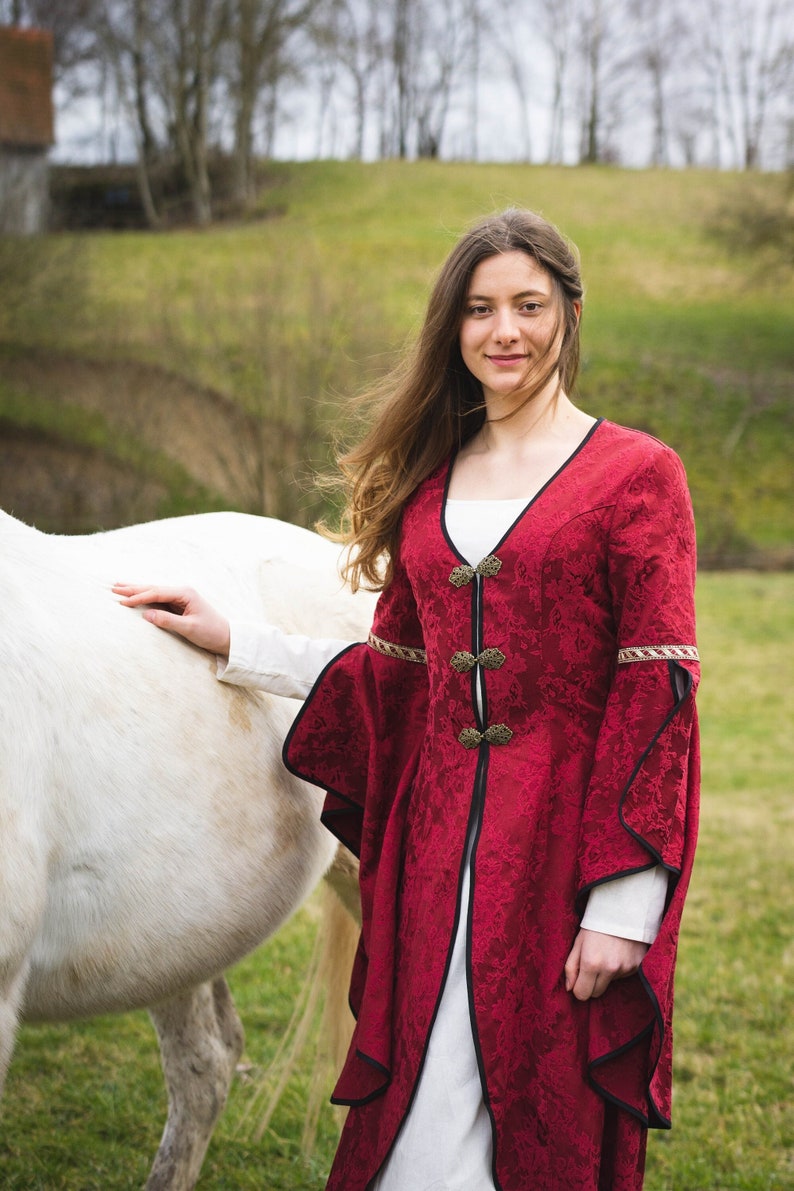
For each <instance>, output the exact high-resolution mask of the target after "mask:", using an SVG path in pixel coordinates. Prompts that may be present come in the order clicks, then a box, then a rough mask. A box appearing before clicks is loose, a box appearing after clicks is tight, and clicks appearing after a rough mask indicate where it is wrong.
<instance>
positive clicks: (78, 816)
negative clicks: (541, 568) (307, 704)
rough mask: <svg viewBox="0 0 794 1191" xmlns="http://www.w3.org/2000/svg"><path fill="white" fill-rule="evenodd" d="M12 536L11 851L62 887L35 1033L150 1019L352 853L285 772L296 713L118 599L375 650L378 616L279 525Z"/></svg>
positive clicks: (32, 993)
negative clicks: (123, 1013)
mask: <svg viewBox="0 0 794 1191" xmlns="http://www.w3.org/2000/svg"><path fill="white" fill-rule="evenodd" d="M8 528H9V527H8V526H7V524H6V523H5V522H0V558H1V559H2V562H1V564H0V591H1V592H2V594H3V596H8V597H9V598H8V601H7V605H6V606H7V608H10V610H11V611H10V622H9V617H8V616H7V617H6V618H4V624H5V628H4V629H0V637H1V638H2V642H3V644H4V645H6V644H9V645H10V646H11V647H12V654H13V656H12V657H11V658H10V663H11V664H10V665H6V666H4V673H0V700H2V704H3V707H4V710H3V711H2V724H3V728H2V734H1V735H0V750H2V753H3V754H4V757H3V762H4V763H0V775H2V777H1V778H0V780H2V782H3V787H2V790H0V797H2V799H3V802H4V808H5V811H11V810H13V811H14V812H15V813H17V814H18V815H21V817H22V829H21V831H20V832H18V834H17V837H16V845H15V844H14V840H13V837H9V839H8V840H7V842H6V845H5V849H6V853H8V849H9V848H13V847H14V846H16V848H17V849H19V848H20V847H21V841H22V838H23V836H24V838H25V840H26V841H27V842H28V843H29V844H30V843H31V841H32V848H33V851H34V853H35V856H34V857H33V858H32V860H31V864H30V871H31V876H32V879H33V877H34V876H35V880H36V881H40V879H41V877H40V874H41V871H44V872H45V874H46V910H45V912H44V913H43V915H42V916H41V919H40V921H39V922H38V924H37V930H36V937H35V943H34V945H33V948H32V960H33V967H32V972H31V977H30V980H29V983H28V992H27V996H26V1003H25V1015H26V1016H27V1017H29V1018H59V1017H70V1016H76V1015H84V1014H90V1013H94V1012H99V1011H104V1010H110V1009H117V1008H127V1007H130V1005H132V1004H138V1005H144V1004H149V1003H152V1001H153V1000H157V999H160V998H161V997H163V996H165V995H168V994H170V993H171V992H172V991H174V990H175V989H176V988H178V987H182V986H185V985H187V984H190V983H195V982H197V981H198V980H204V979H207V978H208V977H209V976H211V975H213V974H214V973H216V972H219V971H221V970H222V969H223V968H225V967H226V966H228V964H229V963H231V962H233V961H234V960H236V959H237V958H239V957H240V956H241V955H243V954H245V953H246V952H247V951H248V950H250V949H251V948H252V947H253V946H255V945H256V943H257V942H259V941H260V940H261V939H262V938H264V937H265V936H266V935H268V934H269V933H271V932H272V931H273V930H274V929H276V927H277V926H278V925H279V924H280V922H281V921H283V919H284V918H285V917H286V916H287V915H288V914H289V913H291V912H292V910H293V909H294V908H295V907H296V906H297V905H298V904H299V903H300V901H301V900H302V899H303V898H304V897H305V896H306V894H307V893H308V892H309V890H310V889H311V888H312V886H313V885H314V884H315V883H316V881H317V880H318V879H319V877H320V875H321V873H322V871H323V870H324V868H325V867H326V866H327V864H328V862H329V860H330V858H331V855H332V853H333V841H332V840H331V837H330V836H328V835H327V833H326V832H325V831H324V829H323V828H322V827H321V825H320V824H319V818H318V809H319V797H320V796H319V792H318V791H316V790H313V789H311V788H309V787H307V786H304V785H302V784H301V783H298V782H297V781H295V780H294V779H292V778H291V777H290V776H289V775H288V774H287V773H286V771H285V770H284V768H283V766H282V765H281V762H280V748H281V741H282V739H283V736H284V735H285V733H286V731H287V729H288V727H289V723H290V721H291V719H292V717H293V715H294V712H295V705H294V704H292V703H291V702H290V701H287V700H282V699H277V698H273V697H269V696H265V695H262V694H258V693H255V692H250V691H246V690H242V689H239V688H233V687H228V686H225V685H224V684H221V683H218V682H217V681H216V679H215V673H214V671H215V663H214V659H212V658H210V657H209V656H208V655H207V654H205V653H203V652H202V651H199V650H196V649H194V648H192V647H191V646H189V645H187V644H185V643H184V642H183V641H181V640H178V639H176V638H174V637H172V636H170V635H168V634H165V633H162V632H160V631H158V630H155V629H153V628H152V626H151V625H149V624H148V623H147V622H145V621H143V620H142V618H141V615H140V613H139V612H137V611H132V610H130V609H127V608H124V607H122V606H120V605H119V604H118V603H117V602H116V601H115V599H114V598H113V596H112V595H111V592H110V586H111V584H112V583H113V581H114V580H116V579H128V580H131V581H136V580H138V579H141V580H152V581H155V582H160V581H162V582H164V583H170V582H183V581H184V582H188V583H190V584H191V585H193V586H196V587H198V588H199V589H200V590H202V591H204V592H205V593H206V594H207V596H208V598H210V599H212V600H214V601H215V602H217V604H218V606H219V607H221V608H223V609H224V610H225V611H227V613H228V614H230V615H232V616H237V617H247V618H251V619H255V618H257V617H263V616H264V617H266V618H267V619H269V620H271V621H272V622H273V623H276V624H281V626H282V627H284V628H285V629H288V630H290V631H303V632H305V633H307V634H309V635H311V634H316V633H320V632H322V634H323V635H328V633H329V631H330V632H332V633H334V635H339V636H341V637H343V638H346V637H352V638H354V639H355V638H360V636H361V635H363V633H364V632H365V631H366V624H367V622H368V619H369V613H370V606H369V602H368V601H366V600H365V601H359V602H358V603H356V601H355V600H352V599H351V597H350V596H349V593H344V592H342V589H341V583H340V581H339V579H338V575H337V572H336V553H337V552H336V548H335V547H333V546H332V545H330V544H329V543H327V542H325V541H323V540H322V539H319V538H318V537H317V536H316V535H313V534H309V533H308V531H305V530H299V529H296V527H293V526H284V525H283V524H282V523H280V522H272V521H267V520H266V519H263V518H249V517H245V516H244V515H241V514H208V515H200V516H196V517H188V518H177V519H173V520H171V521H167V522H161V523H157V522H155V523H151V524H150V525H145V526H132V527H129V528H127V529H121V530H116V531H112V532H110V533H107V534H99V535H92V536H91V537H86V538H74V539H67V538H50V537H48V536H46V535H40V534H35V531H28V532H27V533H26V534H18V533H5V532H3V530H4V529H8ZM11 528H13V527H11ZM6 589H7V590H6ZM25 593H27V598H26V595H25ZM329 625H331V626H333V627H332V628H331V629H330V630H329ZM354 630H355V631H354ZM9 740H14V741H15V742H16V748H10V747H9ZM20 741H21V742H22V747H20ZM2 847H3V845H0V849H1V848H2ZM0 857H2V851H0ZM6 859H7V855H6Z"/></svg>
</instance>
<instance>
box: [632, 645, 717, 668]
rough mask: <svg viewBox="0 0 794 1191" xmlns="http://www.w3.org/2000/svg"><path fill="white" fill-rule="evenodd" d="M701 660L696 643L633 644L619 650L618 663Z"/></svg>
mask: <svg viewBox="0 0 794 1191" xmlns="http://www.w3.org/2000/svg"><path fill="white" fill-rule="evenodd" d="M664 661H671V662H699V661H700V656H699V654H698V651H697V649H696V648H695V646H694V645H632V646H630V647H629V648H628V649H619V650H618V665H619V666H620V665H623V664H624V663H625V662H664Z"/></svg>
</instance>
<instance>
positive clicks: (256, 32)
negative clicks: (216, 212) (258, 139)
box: [226, 0, 316, 204]
mask: <svg viewBox="0 0 794 1191" xmlns="http://www.w3.org/2000/svg"><path fill="white" fill-rule="evenodd" d="M231 4H232V18H231V48H232V62H233V65H232V69H231V71H230V76H229V78H228V80H227V86H226V94H227V97H228V101H229V103H230V104H231V105H232V108H233V110H234V147H233V150H232V157H233V177H232V186H233V193H234V197H235V198H236V200H237V201H238V202H239V203H241V204H244V203H246V202H247V201H248V200H249V199H250V197H251V186H252V162H253V147H254V116H255V113H256V110H257V104H258V102H259V100H260V99H261V98H262V97H263V96H264V98H265V113H266V122H268V123H270V124H271V125H274V121H275V105H276V96H277V92H278V85H279V82H280V81H281V77H282V75H283V74H284V73H285V72H286V71H287V69H288V66H289V64H288V61H287V55H286V47H287V42H288V40H289V38H290V37H291V36H292V35H293V34H294V33H295V32H296V31H298V30H300V29H302V28H303V27H304V26H305V25H306V24H307V22H308V21H309V19H310V17H311V15H312V13H313V11H314V9H315V7H316V0H231ZM274 133H275V128H274V127H272V129H271V135H270V136H269V137H268V138H267V139H270V140H271V142H272V139H273V135H274Z"/></svg>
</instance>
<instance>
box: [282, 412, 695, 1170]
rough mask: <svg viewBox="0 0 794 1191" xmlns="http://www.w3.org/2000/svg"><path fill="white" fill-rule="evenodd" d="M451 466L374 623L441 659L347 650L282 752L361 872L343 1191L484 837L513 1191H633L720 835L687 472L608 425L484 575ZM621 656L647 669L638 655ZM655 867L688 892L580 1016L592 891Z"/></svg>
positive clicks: (379, 1137) (491, 1076) (497, 1127)
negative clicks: (463, 527) (454, 494)
mask: <svg viewBox="0 0 794 1191" xmlns="http://www.w3.org/2000/svg"><path fill="white" fill-rule="evenodd" d="M450 472H451V465H446V466H445V467H444V468H443V469H441V470H440V471H439V472H438V473H437V474H436V475H434V476H432V477H430V478H429V479H428V480H427V481H425V482H424V483H423V484H422V485H421V486H420V488H419V489H418V490H417V492H416V493H415V494H414V496H413V497H412V498H411V500H410V502H409V504H408V505H407V507H406V509H405V512H404V516H403V525H402V536H401V548H400V556H399V558H398V559H397V560H396V566H395V574H394V579H393V581H392V583H391V585H390V586H389V588H388V589H387V590H386V591H385V592H384V593H383V594H382V596H381V598H380V600H379V602H378V606H377V610H376V617H375V623H374V625H373V635H374V639H375V643H376V645H377V643H378V642H386V643H392V644H394V645H398V646H402V647H407V649H408V650H409V651H418V650H425V651H426V655H425V656H426V662H425V663H424V664H422V663H417V662H415V661H409V660H404V658H403V657H400V656H388V655H387V654H385V653H383V652H381V651H380V650H379V649H378V648H374V647H373V645H358V646H353V647H351V648H350V649H348V650H346V651H345V652H344V653H343V654H341V655H340V656H339V657H338V658H337V659H335V660H334V661H333V662H332V663H331V665H330V666H329V667H328V668H327V669H326V670H325V672H324V673H323V674H322V675H321V676H320V678H319V679H318V682H317V684H316V686H315V688H314V690H313V692H312V694H311V695H310V697H309V699H308V700H307V701H306V703H305V704H304V707H303V709H302V711H301V713H300V715H299V717H298V719H297V720H296V722H295V724H294V726H293V729H292V731H291V733H290V736H289V738H288V740H287V743H286V745H285V761H286V763H287V765H288V766H289V767H290V768H291V769H292V770H293V771H294V772H296V773H298V774H299V775H300V776H301V777H304V778H306V779H307V780H309V781H312V782H314V783H316V784H318V785H320V786H322V787H324V788H325V790H326V791H327V798H326V806H325V812H324V821H325V822H326V824H327V826H328V827H329V828H330V829H331V830H332V831H334V832H335V833H336V834H337V835H338V837H339V838H340V839H341V840H342V841H343V842H344V843H346V844H347V845H348V846H349V847H350V848H351V849H352V850H353V851H355V852H356V853H357V854H358V855H359V856H360V861H361V875H360V883H361V899H362V935H361V941H360V945H359V951H358V955H357V958H356V962H355V966H354V971H353V977H352V982H351V1004H352V1006H353V1009H354V1012H355V1013H356V1018H357V1021H356V1029H355V1034H354V1038H353V1043H352V1045H351V1048H350V1052H349V1055H348V1059H347V1062H346V1064H345V1066H344V1069H343V1071H342V1073H341V1076H340V1079H339V1082H338V1084H337V1087H336V1090H335V1099H336V1100H338V1101H339V1102H342V1103H346V1104H351V1105H352V1106H353V1107H352V1108H351V1111H350V1113H349V1114H348V1119H347V1123H346V1125H345V1129H344V1131H343V1135H342V1140H341V1143H340V1147H339V1151H338V1153H337V1157H336V1161H335V1163H334V1168H333V1170H332V1173H331V1178H330V1181H329V1184H328V1185H329V1188H332V1189H334V1191H336V1189H340V1191H341V1189H342V1188H344V1191H364V1189H365V1188H366V1186H367V1184H368V1183H369V1182H370V1181H371V1179H372V1178H373V1177H374V1175H375V1174H376V1173H377V1171H378V1169H379V1168H380V1166H381V1165H382V1164H383V1162H384V1160H385V1158H386V1156H387V1154H388V1152H389V1149H390V1147H391V1146H392V1144H393V1142H394V1139H395V1137H396V1135H397V1133H398V1130H399V1127H400V1124H401V1122H402V1120H403V1119H404V1117H405V1114H406V1113H407V1111H408V1109H409V1106H410V1102H411V1097H412V1094H413V1091H414V1088H415V1086H416V1082H417V1079H418V1076H419V1072H420V1070H421V1064H422V1061H423V1056H424V1053H425V1049H426V1045H427V1039H428V1036H429V1033H430V1030H431V1028H432V1023H433V1019H434V1015H435V1012H436V1008H437V1005H438V1002H439V997H440V993H441V990H442V987H443V981H444V978H445V971H446V966H447V962H448V958H449V953H450V948H451V943H452V938H453V931H454V925H455V921H456V916H457V912H458V901H459V896H460V888H461V878H462V873H463V865H464V863H465V851H466V840H467V835H468V829H469V825H470V823H471V824H473V825H474V826H475V828H476V842H475V845H474V851H473V856H472V860H471V865H472V870H471V871H472V882H471V890H472V892H471V899H470V904H469V905H467V906H463V907H461V910H460V912H461V913H463V914H466V915H468V922H469V940H470V946H469V956H468V970H469V980H470V989H471V1008H472V1027H473V1032H474V1039H475V1046H476V1049H477V1054H478V1058H479V1063H480V1070H481V1076H482V1083H483V1095H484V1098H485V1102H486V1104H487V1106H488V1110H489V1113H490V1115H491V1119H492V1122H493V1135H494V1171H493V1173H494V1182H495V1186H496V1187H497V1188H499V1189H500V1191H526V1189H527V1188H533V1191H606V1189H612V1191H636V1189H637V1188H639V1187H641V1186H642V1165H643V1155H644V1144H645V1126H647V1125H650V1126H653V1127H667V1126H669V1123H670V1080H671V1053H672V1051H671V1048H672V1031H671V1018H672V1004H673V969H674V965H675V956H676V946H677V940H678V930H679V924H680V918H681V908H682V904H683V900H684V897H685V894H686V888H687V884H688V881H689V874H690V871H691V866H692V860H693V853H694V846H695V838H696V830H697V803H698V751H697V728H696V719H695V710H694V699H693V696H694V690H695V687H696V684H697V679H698V673H699V671H698V664H697V662H696V661H695V660H694V658H695V657H696V656H697V655H696V652H695V649H694V646H695V632H694V613H693V589H694V574H695V545H694V528H693V524H692V514H691V507H690V502H689V495H688V492H687V487H686V480H685V476H684V472H683V468H682V467H681V464H680V462H679V460H678V458H677V457H676V456H675V454H674V453H673V452H672V451H670V450H669V449H668V448H666V447H665V446H663V445H662V444H661V443H659V442H657V441H656V440H655V439H653V438H650V437H649V436H647V435H644V434H640V433H638V432H636V431H631V430H626V429H623V428H621V427H618V426H615V425H613V424H611V423H609V422H603V421H602V422H599V423H598V424H597V425H596V426H595V427H594V429H593V430H592V431H591V433H590V434H589V435H588V437H587V438H586V440H585V441H584V443H583V444H582V445H581V446H580V448H579V449H578V451H577V452H575V454H574V455H573V456H572V457H571V458H570V459H569V460H568V462H567V464H566V465H565V466H564V467H563V468H562V469H561V470H560V471H559V472H558V473H557V475H556V476H555V477H554V478H553V479H552V480H551V481H550V482H549V484H547V485H546V487H545V488H544V489H543V490H542V491H541V492H540V493H539V494H538V496H536V497H535V499H534V500H533V501H532V502H530V504H529V505H528V506H527V507H526V508H525V510H524V511H523V513H522V514H521V516H520V517H519V518H518V519H517V521H516V522H515V523H514V524H513V526H512V527H511V529H510V530H509V531H508V533H507V534H506V535H505V536H504V538H503V539H502V540H501V541H500V542H494V548H493V550H492V551H491V554H490V555H489V556H488V559H487V560H485V563H486V565H484V566H482V567H481V568H479V569H477V568H472V567H467V566H466V565H465V560H464V559H462V558H461V557H460V556H459V555H458V554H457V553H456V551H455V550H454V548H453V546H452V544H451V542H450V540H449V538H448V535H447V533H446V530H445V525H444V502H445V494H446V485H447V484H448V480H449V474H450ZM453 572H455V575H454V577H453V578H452V579H451V578H450V576H452V575H453ZM371 640H372V638H371ZM649 647H650V648H649ZM673 647H676V648H677V650H678V652H675V650H674V649H673ZM681 647H688V649H686V650H684V653H683V655H682V653H681ZM621 649H623V650H628V651H629V652H628V653H626V654H625V655H623V656H626V657H634V656H635V652H636V656H638V657H640V658H641V660H638V661H630V662H628V664H618V652H619V650H621ZM493 651H498V654H499V655H501V656H502V658H503V660H500V658H499V656H498V655H497V653H495V652H493ZM632 651H634V652H632ZM460 655H466V665H465V666H462V664H461V662H460ZM406 656H412V655H411V654H407V655H406ZM415 656H421V655H419V654H416V655H415ZM682 656H683V657H684V659H685V660H680V659H681V657H682ZM455 657H457V658H458V661H457V662H456V664H452V659H453V658H455ZM478 659H480V660H478ZM488 659H490V661H488ZM486 663H488V664H486ZM478 675H479V676H480V680H481V683H482V688H483V691H484V698H483V700H482V711H481V712H480V710H479V709H478V705H477V698H476V689H477V688H476V683H477V680H478ZM494 729H498V730H494ZM503 729H505V730H503ZM472 731H473V733H474V734H472ZM657 863H661V864H663V865H664V866H665V867H666V868H667V869H668V870H669V873H670V874H671V880H670V890H671V892H670V897H669V902H668V906H667V909H666V911H665V915H664V918H663V921H662V926H661V930H660V933H659V935H658V938H657V939H656V942H655V943H654V944H653V945H652V946H651V948H650V950H649V951H648V954H647V956H646V958H645V960H644V961H643V964H642V968H641V970H640V972H639V973H638V974H637V975H636V976H634V977H630V978H629V979H626V980H622V981H617V982H614V983H613V984H612V985H611V986H610V988H609V989H608V991H607V992H606V994H605V995H604V996H603V997H601V998H599V999H597V1000H592V1001H589V1002H578V1001H576V1000H575V999H574V998H573V997H572V996H571V994H569V993H566V991H565V986H564V976H563V967H564V964H565V960H566V958H567V955H568V952H569V951H570V948H571V946H572V943H573V940H574V938H575V936H576V933H577V930H578V926H579V921H580V917H581V913H582V911H583V907H584V904H585V903H586V895H587V891H588V890H589V889H590V888H592V887H593V886H594V885H596V884H598V883H600V882H603V881H607V880H610V879H612V878H614V877H617V876H620V875H623V874H626V873H629V872H633V871H636V870H638V869H642V868H647V867H650V866H652V865H655V864H657Z"/></svg>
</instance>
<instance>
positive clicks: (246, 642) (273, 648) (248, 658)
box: [216, 621, 353, 699]
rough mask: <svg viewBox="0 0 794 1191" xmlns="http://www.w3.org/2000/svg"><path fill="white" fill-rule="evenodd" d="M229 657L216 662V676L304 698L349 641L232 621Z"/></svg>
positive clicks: (264, 689)
mask: <svg viewBox="0 0 794 1191" xmlns="http://www.w3.org/2000/svg"><path fill="white" fill-rule="evenodd" d="M229 629H230V642H229V657H228V660H227V659H226V658H221V657H219V658H218V659H217V670H216V674H217V677H218V678H219V679H220V680H221V682H229V683H233V684H234V685H235V686H245V687H253V688H254V689H256V690H260V691H267V692H268V694H271V695H283V696H285V697H286V698H288V699H305V698H306V696H307V695H308V693H309V691H310V690H311V689H312V687H313V686H314V684H315V682H316V680H317V678H318V677H319V675H320V674H321V673H322V671H323V670H324V669H325V667H326V666H327V665H328V663H329V662H330V661H331V659H332V658H334V657H336V655H337V654H338V653H340V652H341V651H342V650H343V649H346V648H347V647H348V645H351V644H353V642H350V641H339V640H336V639H335V638H330V637H303V636H300V635H299V634H297V633H283V632H282V631H281V629H279V628H276V626H275V625H272V624H264V623H249V622H247V621H232V623H231V624H230V626H229Z"/></svg>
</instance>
